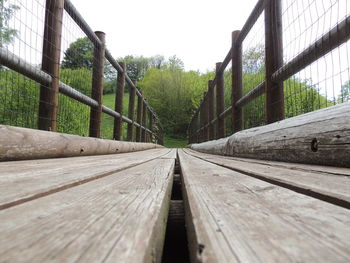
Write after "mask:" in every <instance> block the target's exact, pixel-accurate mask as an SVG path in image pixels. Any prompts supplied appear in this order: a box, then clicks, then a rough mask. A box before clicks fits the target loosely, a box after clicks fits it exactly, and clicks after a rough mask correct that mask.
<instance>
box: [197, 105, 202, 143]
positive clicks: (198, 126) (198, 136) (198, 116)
mask: <svg viewBox="0 0 350 263" xmlns="http://www.w3.org/2000/svg"><path fill="white" fill-rule="evenodd" d="M200 123H201V121H200V110H199V111H198V112H197V115H196V143H199V142H200V132H197V130H198V129H199V128H200V125H201V124H200Z"/></svg>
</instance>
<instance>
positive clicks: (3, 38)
mask: <svg viewBox="0 0 350 263" xmlns="http://www.w3.org/2000/svg"><path fill="white" fill-rule="evenodd" d="M6 1H7V0H0V47H4V46H6V45H7V44H9V43H11V42H12V41H13V39H14V38H15V37H16V36H17V30H16V29H13V28H10V27H9V25H8V22H9V20H10V19H11V17H12V16H13V15H14V13H15V12H16V11H17V10H18V9H19V7H18V6H16V5H14V4H7V5H6V4H5V2H6Z"/></svg>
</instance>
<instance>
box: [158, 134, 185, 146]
mask: <svg viewBox="0 0 350 263" xmlns="http://www.w3.org/2000/svg"><path fill="white" fill-rule="evenodd" d="M187 144H188V143H187V140H186V139H175V138H171V137H168V136H165V137H164V146H165V147H168V148H183V147H185V146H186V145H187Z"/></svg>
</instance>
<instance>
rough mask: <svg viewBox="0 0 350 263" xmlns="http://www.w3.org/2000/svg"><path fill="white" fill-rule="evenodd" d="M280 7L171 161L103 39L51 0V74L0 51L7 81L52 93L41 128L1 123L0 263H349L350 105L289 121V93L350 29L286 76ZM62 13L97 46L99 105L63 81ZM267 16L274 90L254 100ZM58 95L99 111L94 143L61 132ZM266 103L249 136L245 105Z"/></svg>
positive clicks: (45, 66)
mask: <svg viewBox="0 0 350 263" xmlns="http://www.w3.org/2000/svg"><path fill="white" fill-rule="evenodd" d="M280 3H281V1H279V0H260V1H258V3H257V5H256V7H255V8H254V10H253V12H252V14H251V16H250V17H249V19H248V20H247V22H246V24H245V25H244V27H243V29H242V30H241V31H235V32H234V33H233V39H232V46H231V48H230V51H229V53H228V55H227V56H226V58H225V60H224V61H223V63H219V64H218V65H217V71H216V75H215V78H214V79H213V80H212V81H210V82H209V85H208V92H207V93H206V95H205V96H204V98H203V101H202V103H201V105H200V107H199V109H198V110H197V111H196V112H195V114H194V115H193V118H192V120H191V122H190V124H189V129H188V134H189V143H190V144H189V145H188V147H186V148H183V149H168V148H165V147H163V146H162V143H163V128H162V126H161V124H160V121H159V118H158V117H157V115H156V114H155V112H154V110H153V109H152V108H151V107H150V106H149V105H148V103H147V101H146V100H145V99H144V98H143V96H142V93H141V92H140V91H139V90H138V89H137V87H136V84H135V82H134V81H132V80H131V79H130V78H129V77H128V75H127V74H126V69H125V64H123V63H118V62H116V61H115V60H114V59H113V57H112V55H111V54H110V53H109V51H108V50H107V49H105V43H104V34H103V33H101V32H99V33H96V34H95V33H94V32H93V31H92V30H91V28H90V27H89V26H88V24H87V23H86V21H85V20H84V19H83V18H82V17H81V15H80V14H79V13H78V11H77V10H76V9H75V7H74V6H73V5H72V4H71V2H70V1H69V0H47V1H46V6H45V10H46V16H45V27H44V36H45V37H44V39H43V41H44V42H43V43H44V45H43V47H44V51H43V60H42V68H41V69H38V68H37V67H35V66H33V65H31V64H30V63H28V62H27V61H25V60H24V59H22V58H20V57H18V56H17V55H16V54H13V53H11V52H10V51H9V50H7V49H6V48H4V47H1V46H0V64H1V65H3V66H4V67H6V69H5V70H7V69H8V70H13V71H16V72H18V73H20V74H21V75H23V76H25V77H26V78H29V79H32V80H33V81H35V82H37V83H39V84H40V98H39V101H40V103H39V104H38V106H39V114H38V116H37V117H38V118H37V119H38V128H39V129H38V130H36V129H32V128H33V127H30V128H28V127H26V128H25V127H16V125H13V124H12V125H8V123H4V125H0V262H125V263H129V262H164V263H166V262H208V263H212V262H350V210H349V209H350V180H349V179H350V102H344V103H339V104H338V105H335V106H332V107H326V108H323V107H322V108H323V109H319V110H317V111H313V112H310V113H307V114H303V115H299V116H295V117H292V118H288V119H286V120H283V119H284V118H285V112H284V109H285V106H284V97H283V96H284V94H283V90H284V87H283V82H284V81H285V80H287V79H289V78H290V77H291V76H292V75H294V74H295V73H296V72H298V71H300V70H301V69H302V68H304V67H306V66H307V65H310V64H311V63H313V62H314V61H317V60H318V59H319V58H320V57H323V56H324V55H325V54H327V53H328V52H330V51H331V50H334V49H335V48H337V47H339V46H340V45H341V44H343V43H346V42H347V41H348V39H349V38H350V17H349V16H347V17H346V19H345V20H343V21H342V22H341V23H339V24H337V25H336V27H334V28H333V29H331V30H330V31H329V32H328V33H327V34H325V35H324V36H322V37H321V38H319V39H317V41H315V43H313V44H312V45H310V46H309V47H308V48H306V49H305V50H304V51H303V52H302V53H300V54H299V55H298V56H296V57H295V58H294V59H293V60H291V61H289V62H288V63H285V64H284V63H283V59H282V55H283V52H282V48H283V47H282V46H283V45H282V39H281V38H280V37H279V36H280V35H281V34H282V32H281V15H282V14H281V10H280V9H281V6H280ZM64 12H66V13H67V14H68V15H69V16H70V17H71V18H72V19H73V20H74V21H75V22H76V23H77V24H78V25H79V27H80V28H81V30H82V31H83V32H84V33H85V34H86V36H87V37H88V39H90V40H91V41H92V43H93V44H94V48H95V51H94V53H95V55H94V57H95V60H94V62H93V63H94V65H93V78H92V93H91V96H87V95H86V94H83V93H82V92H80V91H77V90H75V89H74V87H71V86H69V85H67V84H65V83H63V82H61V81H60V67H59V65H60V55H61V48H60V47H61V43H60V42H61V34H62V21H63V20H62V16H63V14H64ZM262 13H264V16H265V28H266V38H265V41H266V42H265V43H266V50H265V51H266V70H265V80H264V81H263V82H262V83H260V84H259V85H257V86H256V87H255V88H253V89H251V91H250V92H248V93H247V94H245V95H243V92H242V88H243V87H242V86H243V83H242V50H241V48H242V42H243V40H244V39H245V37H246V36H247V34H248V32H249V31H250V30H251V28H252V27H253V25H254V23H255V22H256V21H257V19H258V17H259V16H260V15H261V14H262ZM276 36H277V38H276ZM105 60H107V61H109V63H111V65H112V66H113V67H114V69H115V70H116V71H118V79H117V91H116V106H115V109H114V110H112V109H110V108H108V107H106V106H104V105H103V101H102V94H103V85H102V81H103V67H104V64H105ZM230 61H232V102H231V106H230V107H229V108H228V109H226V110H225V109H224V81H223V72H224V71H225V68H226V67H227V65H228V64H229V62H230ZM1 70H3V69H0V73H1ZM1 76H2V75H1V74H0V77H1ZM349 77H350V76H349ZM125 82H127V83H128V85H129V87H130V97H129V99H130V101H129V111H128V116H124V115H123V99H122V98H123V93H124V86H125ZM0 88H2V87H0ZM214 89H216V90H214ZM214 91H215V92H214ZM59 93H61V95H62V96H63V95H64V96H66V97H68V98H70V99H73V100H75V101H78V102H80V103H82V104H84V105H86V106H89V107H90V109H91V112H90V119H89V137H84V136H79V135H72V134H66V133H59V132H57V131H59V129H58V127H59V125H60V122H59V121H58V119H59V118H58V115H60V113H58V112H60V107H61V106H59V105H60V104H59V102H58V99H59ZM263 94H265V95H264V96H266V102H265V112H266V116H265V117H266V119H265V120H266V124H267V125H263V126H260V127H254V128H250V129H246V130H243V128H244V127H245V126H244V123H243V120H244V118H243V113H242V109H243V107H244V106H245V105H247V104H248V103H250V102H251V101H253V100H254V99H256V98H257V97H259V96H261V95H263ZM136 97H137V99H138V101H137V110H136V114H135V112H134V110H135V98H136ZM102 114H107V115H109V116H112V117H113V118H114V130H113V139H114V140H107V139H101V138H100V137H101V130H102V126H101V116H102ZM135 115H136V116H135ZM135 117H136V118H135ZM227 117H230V118H231V122H226V123H225V120H226V118H227ZM122 122H126V123H127V125H128V128H127V136H126V137H127V141H121V139H122V138H123V137H122ZM228 123H231V124H230V125H231V126H232V127H231V128H232V130H231V132H229V133H227V132H226V131H227V129H226V127H225V126H227V125H229V124H228ZM10 124H11V123H10ZM17 126H21V125H17ZM22 126H24V125H22ZM135 128H136V130H135ZM80 135H81V134H80ZM93 137H94V138H93Z"/></svg>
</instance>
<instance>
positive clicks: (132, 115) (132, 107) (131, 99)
mask: <svg viewBox="0 0 350 263" xmlns="http://www.w3.org/2000/svg"><path fill="white" fill-rule="evenodd" d="M133 83H134V85H135V87H136V81H133ZM135 87H133V86H131V85H130V90H129V109H128V117H129V119H130V120H132V121H133V122H134V119H135V95H136V89H135ZM133 128H134V125H133V124H132V123H128V131H127V140H128V141H132V137H133Z"/></svg>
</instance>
